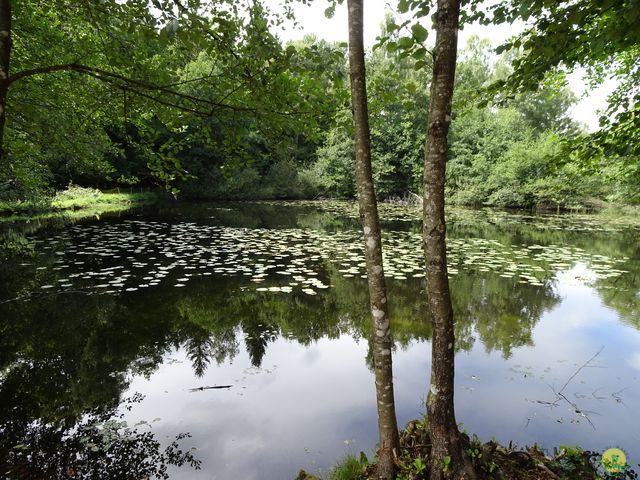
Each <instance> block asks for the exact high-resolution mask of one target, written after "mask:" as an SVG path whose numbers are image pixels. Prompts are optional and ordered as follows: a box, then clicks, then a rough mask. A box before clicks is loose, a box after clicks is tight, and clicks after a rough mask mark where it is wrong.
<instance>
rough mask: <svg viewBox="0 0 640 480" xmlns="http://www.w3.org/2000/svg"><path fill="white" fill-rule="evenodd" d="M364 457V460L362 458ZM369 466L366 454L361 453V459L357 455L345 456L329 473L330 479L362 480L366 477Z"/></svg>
mask: <svg viewBox="0 0 640 480" xmlns="http://www.w3.org/2000/svg"><path fill="white" fill-rule="evenodd" d="M362 457H364V461H363V459H362ZM366 466H367V462H366V456H364V454H361V459H358V458H356V457H355V455H351V454H349V455H347V456H345V457H344V458H343V459H342V460H341V461H340V462H338V464H337V465H336V466H335V467H333V469H332V470H331V472H330V473H329V479H328V480H361V479H363V478H365V477H364V472H365V468H366Z"/></svg>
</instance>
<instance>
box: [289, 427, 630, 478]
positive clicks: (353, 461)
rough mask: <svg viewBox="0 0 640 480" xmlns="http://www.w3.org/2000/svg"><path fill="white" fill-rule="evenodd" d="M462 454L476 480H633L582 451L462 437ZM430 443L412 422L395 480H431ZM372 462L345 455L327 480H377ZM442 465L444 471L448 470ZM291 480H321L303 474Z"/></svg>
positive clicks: (404, 435)
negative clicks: (611, 471) (548, 450)
mask: <svg viewBox="0 0 640 480" xmlns="http://www.w3.org/2000/svg"><path fill="white" fill-rule="evenodd" d="M462 437H463V443H464V449H465V452H466V454H467V455H468V457H469V458H470V459H471V461H472V463H473V465H474V467H475V470H476V472H477V474H478V478H481V479H487V480H598V479H602V480H605V479H608V480H613V479H616V480H623V479H633V478H636V476H635V473H634V472H633V471H632V470H631V469H628V468H625V469H623V471H622V472H621V473H619V474H616V475H613V476H612V475H611V474H608V475H607V474H606V472H605V470H604V468H603V466H602V463H601V454H600V453H594V452H589V451H586V450H583V449H581V448H580V447H568V446H561V447H560V448H559V449H557V450H556V453H555V454H554V455H548V454H547V453H545V452H544V451H543V450H542V449H541V448H540V447H538V446H537V445H534V446H532V447H527V448H523V449H520V448H517V447H515V446H513V445H508V446H503V445H500V444H498V443H497V442H496V441H493V440H492V441H489V442H487V443H482V442H481V441H480V440H478V439H477V438H476V437H475V436H474V437H473V438H469V436H468V435H466V434H463V435H462ZM430 453H431V442H430V440H429V432H428V428H427V423H426V421H418V420H414V421H411V422H409V423H408V424H407V426H406V427H405V429H404V430H403V431H402V432H401V433H400V454H399V456H398V457H397V461H396V464H397V466H398V474H397V477H396V478H397V479H398V480H427V479H428V478H429V464H430ZM374 462H375V460H374V461H369V459H367V457H366V455H365V454H364V453H362V452H361V453H360V458H356V457H355V456H353V455H348V456H347V457H346V458H345V459H343V461H342V462H340V463H339V464H338V465H336V467H334V468H333V470H332V471H331V472H330V473H329V475H328V476H327V477H326V478H327V480H376V479H377V478H378V477H377V476H376V472H375V463H374ZM451 467H452V466H450V465H447V466H445V465H443V469H448V468H451ZM294 480H320V479H319V477H316V476H314V475H310V474H308V473H306V472H305V471H304V470H301V471H300V472H299V473H298V475H297V476H296V477H295V479H294Z"/></svg>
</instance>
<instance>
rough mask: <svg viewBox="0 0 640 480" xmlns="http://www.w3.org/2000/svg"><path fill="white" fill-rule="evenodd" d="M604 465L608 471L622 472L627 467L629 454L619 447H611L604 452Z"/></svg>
mask: <svg viewBox="0 0 640 480" xmlns="http://www.w3.org/2000/svg"><path fill="white" fill-rule="evenodd" d="M602 467H603V468H604V470H605V471H606V472H607V473H613V474H616V473H622V472H624V470H625V468H626V467H627V456H626V455H625V454H624V452H623V451H622V450H620V449H619V448H609V449H607V450H605V451H604V453H603V454H602Z"/></svg>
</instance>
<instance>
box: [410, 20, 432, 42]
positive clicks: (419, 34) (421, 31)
mask: <svg viewBox="0 0 640 480" xmlns="http://www.w3.org/2000/svg"><path fill="white" fill-rule="evenodd" d="M411 33H412V34H413V38H415V39H416V41H417V42H419V43H422V42H424V41H425V40H426V39H427V37H428V36H429V31H428V30H427V29H426V28H424V27H423V26H422V25H420V24H419V23H414V24H413V25H412V26H411Z"/></svg>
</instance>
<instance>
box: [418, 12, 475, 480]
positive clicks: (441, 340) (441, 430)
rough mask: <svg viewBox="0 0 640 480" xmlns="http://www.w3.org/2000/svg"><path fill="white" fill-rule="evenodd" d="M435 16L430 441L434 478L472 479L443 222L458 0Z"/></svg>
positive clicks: (427, 167) (428, 250) (428, 229)
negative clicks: (458, 390) (461, 425)
mask: <svg viewBox="0 0 640 480" xmlns="http://www.w3.org/2000/svg"><path fill="white" fill-rule="evenodd" d="M436 16H437V17H436V18H437V20H436V23H435V28H436V46H435V52H434V63H433V77H432V80H431V97H430V100H429V120H428V124H427V142H426V148H425V161H424V203H423V243H424V255H425V263H426V280H427V296H428V301H429V309H430V311H431V318H432V322H433V341H432V351H431V357H432V359H431V386H430V389H429V395H428V399H427V415H428V419H429V433H430V437H431V443H432V447H431V468H430V479H431V480H440V479H445V478H447V479H453V478H455V479H461V478H465V479H469V478H475V477H476V476H475V473H474V471H473V469H472V467H471V463H470V462H469V461H468V459H467V458H466V456H465V454H464V450H463V446H462V442H461V435H460V431H459V430H458V425H457V423H456V417H455V413H454V403H453V390H454V388H453V386H454V383H453V380H454V374H455V371H454V353H455V348H454V347H455V338H454V329H453V325H454V324H453V308H452V305H451V295H450V292H449V279H448V277H447V253H446V242H445V230H446V228H445V219H444V203H445V200H444V181H445V167H446V161H447V137H448V133H449V124H450V123H451V100H452V98H453V84H454V79H455V71H456V55H457V46H458V23H459V16H460V0H438V11H437V14H436Z"/></svg>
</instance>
